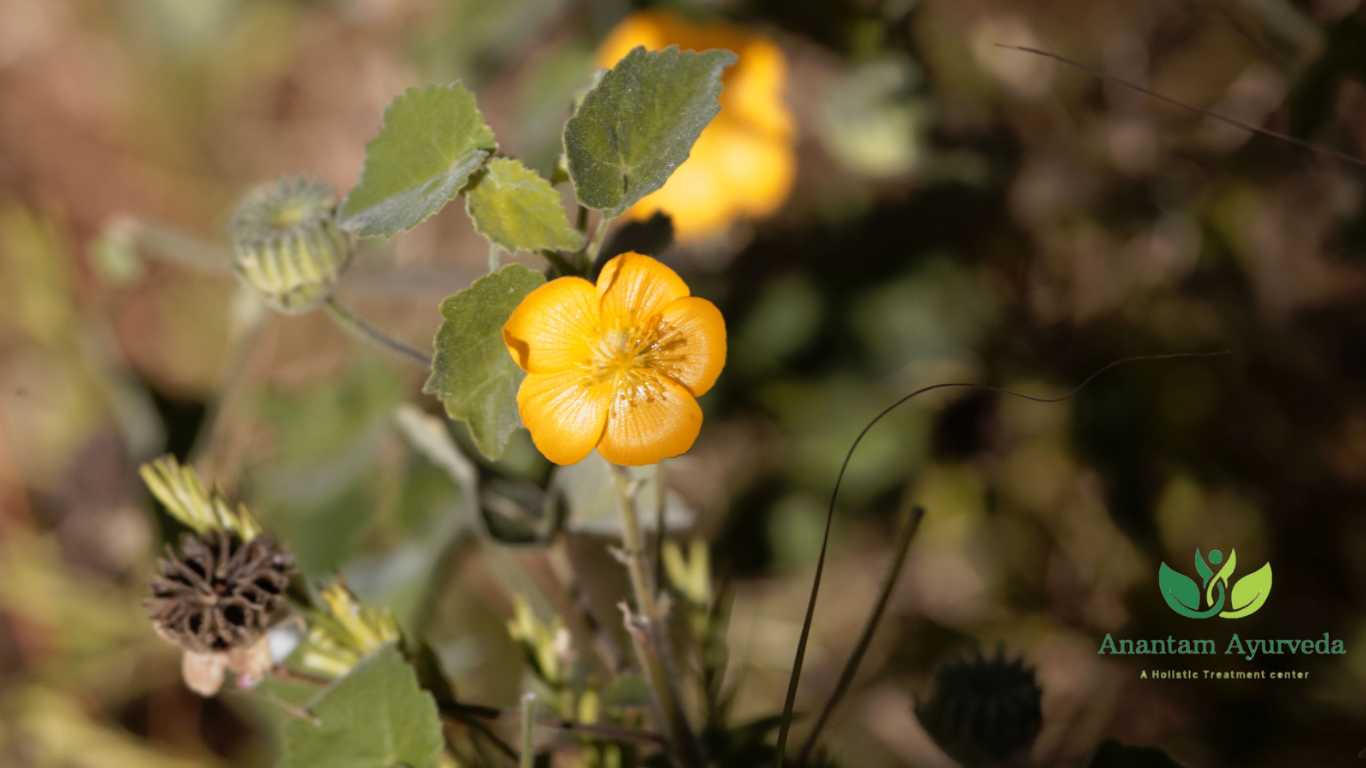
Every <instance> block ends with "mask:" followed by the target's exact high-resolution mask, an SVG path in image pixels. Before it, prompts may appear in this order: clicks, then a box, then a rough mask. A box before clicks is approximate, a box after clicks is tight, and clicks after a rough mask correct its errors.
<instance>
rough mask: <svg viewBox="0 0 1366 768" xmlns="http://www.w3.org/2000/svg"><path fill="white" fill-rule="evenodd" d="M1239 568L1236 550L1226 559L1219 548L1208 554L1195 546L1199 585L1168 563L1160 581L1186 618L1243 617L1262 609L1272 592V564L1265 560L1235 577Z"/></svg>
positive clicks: (1160, 572) (1171, 604)
mask: <svg viewBox="0 0 1366 768" xmlns="http://www.w3.org/2000/svg"><path fill="white" fill-rule="evenodd" d="M1216 568H1217V569H1218V570H1215V569H1216ZM1237 568H1238V552H1237V550H1229V553H1228V559H1227V560H1225V559H1224V554H1223V553H1222V552H1220V551H1219V550H1217V549H1212V550H1210V552H1209V556H1208V557H1206V556H1205V555H1203V554H1201V552H1200V550H1199V549H1196V550H1195V572H1196V574H1197V575H1199V577H1200V583H1199V584H1197V583H1196V581H1195V579H1192V578H1191V577H1189V576H1187V575H1185V574H1183V573H1181V572H1180V571H1178V570H1176V569H1175V568H1172V567H1171V566H1169V565H1167V564H1166V563H1162V564H1161V566H1160V567H1159V568H1158V570H1157V584H1158V588H1159V589H1160V590H1161V591H1162V599H1163V600H1165V601H1166V602H1167V607H1169V608H1171V609H1172V610H1173V611H1175V612H1176V613H1178V614H1180V615H1182V616H1185V617H1186V618H1189V619H1208V618H1211V617H1213V616H1218V617H1219V618H1221V619H1241V618H1243V617H1245V616H1251V615H1252V614H1254V613H1256V612H1257V611H1258V610H1259V609H1261V607H1262V605H1263V604H1265V603H1266V599H1267V597H1268V596H1269V595H1270V594H1271V564H1270V563H1265V564H1263V565H1262V567H1261V568H1258V569H1257V570H1255V571H1253V572H1252V573H1250V574H1248V575H1246V576H1244V577H1242V578H1241V579H1237V580H1234V579H1233V573H1234V571H1235V570H1237ZM1225 608H1227V610H1225Z"/></svg>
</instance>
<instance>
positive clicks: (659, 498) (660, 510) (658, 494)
mask: <svg viewBox="0 0 1366 768" xmlns="http://www.w3.org/2000/svg"><path fill="white" fill-rule="evenodd" d="M667 495H668V493H667V491H666V490H665V488H664V462H662V461H661V462H659V463H658V464H656V465H655V598H656V599H658V597H659V593H660V590H662V589H664V502H665V500H666V497H667Z"/></svg>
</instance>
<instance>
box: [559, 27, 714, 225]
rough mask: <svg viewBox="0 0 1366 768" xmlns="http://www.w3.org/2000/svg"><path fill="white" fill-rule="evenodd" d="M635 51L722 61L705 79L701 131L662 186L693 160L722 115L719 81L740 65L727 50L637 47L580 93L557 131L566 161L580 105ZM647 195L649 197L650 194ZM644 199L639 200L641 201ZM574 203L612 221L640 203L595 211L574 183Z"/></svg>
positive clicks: (571, 172)
mask: <svg viewBox="0 0 1366 768" xmlns="http://www.w3.org/2000/svg"><path fill="white" fill-rule="evenodd" d="M637 51H640V52H643V53H644V54H646V55H651V54H692V55H696V56H706V55H707V54H712V53H715V54H720V55H721V59H722V61H721V66H719V67H717V68H716V69H715V70H713V71H712V72H711V74H710V75H709V76H708V82H707V89H706V90H707V93H709V94H710V95H711V97H712V98H711V104H709V105H708V110H707V111H708V112H709V114H708V115H707V117H706V119H705V120H703V121H702V127H701V128H699V129H698V130H697V133H696V134H694V135H693V137H692V140H691V141H690V142H689V143H688V151H687V154H685V155H684V156H683V159H682V160H680V161H678V163H677V164H675V165H674V166H673V167H672V168H669V173H668V175H667V176H665V177H664V183H668V180H669V179H670V178H672V177H673V174H674V172H675V171H677V170H678V168H679V166H681V165H683V163H686V162H688V158H690V157H692V148H693V146H695V145H696V144H697V138H698V137H699V136H701V135H702V131H705V130H706V129H707V126H709V125H711V121H712V120H715V119H716V116H717V115H718V114H720V113H721V88H722V83H721V77H722V74H723V73H724V72H725V70H726V69H727V68H728V67H732V66H734V65H735V63H736V62H737V61H739V57H738V56H737V55H736V53H735V52H734V51H732V50H730V49H728V48H708V49H706V50H702V51H697V50H692V49H686V48H681V47H679V46H678V45H668V46H665V47H664V48H660V49H658V50H653V51H652V50H650V49H648V48H646V47H645V46H643V45H637V46H636V47H635V48H632V49H631V50H630V51H629V52H628V53H627V54H626V55H625V56H623V57H622V59H621V61H618V62H617V63H616V64H614V65H613V66H612V67H610V68H608V69H603V70H598V72H597V73H595V75H594V80H593V84H592V86H591V87H589V88H588V89H586V90H585V91H584V92H583V94H582V96H581V97H580V98H579V99H578V101H577V102H576V103H575V105H574V114H572V115H570V117H569V120H567V121H566V122H565V124H564V129H563V130H561V131H560V151H561V152H563V153H564V155H565V157H566V158H568V157H569V145H568V143H567V142H568V137H569V130H570V126H571V125H573V124H574V123H575V121H577V120H578V119H579V111H580V109H581V108H582V107H583V103H584V102H585V101H587V100H588V98H589V97H590V96H591V95H592V93H593V91H596V90H597V89H598V88H599V87H601V86H602V83H603V81H604V80H605V79H606V77H607V75H608V74H609V73H610V72H611V71H612V70H613V69H616V67H618V66H620V65H621V64H622V63H624V62H626V60H628V59H630V58H631V57H632V56H634V55H636V52H637ZM569 177H570V181H571V183H573V177H574V174H573V171H572V165H571V166H570V173H569ZM663 186H664V184H660V186H659V187H658V188H657V189H659V188H663ZM654 191H657V190H651V192H654ZM623 194H624V193H623ZM646 194H647V195H648V194H650V193H646ZM643 197H644V196H642V199H643ZM574 199H575V200H577V201H578V202H579V204H580V205H583V206H584V207H586V208H593V210H597V211H602V213H603V215H604V216H606V217H608V218H615V217H617V216H620V215H621V214H622V213H623V212H624V211H625V210H626V209H627V208H630V207H631V206H632V205H634V204H635V203H636V202H639V201H638V200H633V201H631V203H628V204H626V205H619V206H616V207H613V208H594V206H592V205H589V204H588V203H586V202H584V200H583V198H581V197H579V188H578V184H577V183H574Z"/></svg>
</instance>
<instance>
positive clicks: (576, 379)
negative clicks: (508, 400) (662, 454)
mask: <svg viewBox="0 0 1366 768" xmlns="http://www.w3.org/2000/svg"><path fill="white" fill-rule="evenodd" d="M611 401H612V389H611V385H610V382H602V383H596V384H595V383H593V382H592V380H591V379H589V378H587V377H585V376H584V375H583V373H582V372H580V371H577V370H568V371H559V372H557V373H531V374H528V375H527V377H526V378H525V379H523V380H522V386H521V387H520V388H519V389H518V390H517V411H518V412H519V413H520V414H521V416H522V424H524V425H525V426H526V428H527V430H528V431H530V432H531V442H533V443H535V444H536V449H537V450H539V451H540V452H541V453H542V454H544V455H545V457H546V458H547V459H550V460H551V461H553V462H555V463H556V464H575V463H577V462H579V461H580V460H582V459H583V457H585V456H587V455H588V454H589V453H591V452H592V450H593V446H595V445H597V443H598V440H599V439H600V438H601V437H602V430H603V424H604V423H605V422H606V420H607V409H608V406H609V405H610V403H611Z"/></svg>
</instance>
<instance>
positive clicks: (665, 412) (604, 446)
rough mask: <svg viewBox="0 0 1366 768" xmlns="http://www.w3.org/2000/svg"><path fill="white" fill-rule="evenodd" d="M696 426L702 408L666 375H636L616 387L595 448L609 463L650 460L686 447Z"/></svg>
mask: <svg viewBox="0 0 1366 768" xmlns="http://www.w3.org/2000/svg"><path fill="white" fill-rule="evenodd" d="M701 430H702V408H701V407H700V406H698V404H697V398H695V397H693V396H692V393H691V392H689V391H688V390H687V389H686V388H685V387H684V386H683V385H682V384H679V383H678V382H676V381H674V380H673V379H670V378H669V377H667V376H648V375H647V376H642V377H641V378H640V379H638V380H637V381H636V382H634V385H633V386H630V387H626V388H621V389H618V390H617V392H616V396H615V397H614V398H613V399H612V403H611V407H610V410H609V412H608V415H607V429H606V431H604V432H603V433H602V442H600V443H598V453H600V454H602V457H603V458H604V459H607V460H608V461H610V462H612V463H613V464H621V465H624V466H639V465H641V464H655V463H658V462H660V461H662V460H664V459H667V458H669V457H670V456H677V455H679V454H680V453H686V452H687V450H688V449H689V448H691V447H692V444H693V442H694V441H695V440H697V433H698V432H700V431H701Z"/></svg>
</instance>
